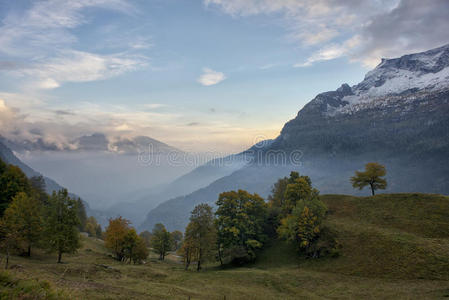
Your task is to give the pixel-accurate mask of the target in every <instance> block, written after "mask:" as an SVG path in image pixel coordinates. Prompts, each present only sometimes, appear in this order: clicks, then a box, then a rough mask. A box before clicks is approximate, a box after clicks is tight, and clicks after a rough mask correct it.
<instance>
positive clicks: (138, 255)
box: [132, 237, 149, 264]
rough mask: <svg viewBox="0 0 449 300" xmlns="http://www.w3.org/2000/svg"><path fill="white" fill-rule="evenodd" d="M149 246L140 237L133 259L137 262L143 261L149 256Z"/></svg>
mask: <svg viewBox="0 0 449 300" xmlns="http://www.w3.org/2000/svg"><path fill="white" fill-rule="evenodd" d="M148 254H149V253H148V248H147V246H146V244H145V241H144V240H143V239H142V238H141V237H139V238H138V239H137V241H136V247H135V248H134V250H133V256H132V260H133V262H134V263H135V264H136V263H141V262H142V261H143V260H145V259H147V257H148Z"/></svg>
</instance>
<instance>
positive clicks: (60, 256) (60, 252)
mask: <svg viewBox="0 0 449 300" xmlns="http://www.w3.org/2000/svg"><path fill="white" fill-rule="evenodd" d="M61 259H62V251H58V264H60V263H62V260H61Z"/></svg>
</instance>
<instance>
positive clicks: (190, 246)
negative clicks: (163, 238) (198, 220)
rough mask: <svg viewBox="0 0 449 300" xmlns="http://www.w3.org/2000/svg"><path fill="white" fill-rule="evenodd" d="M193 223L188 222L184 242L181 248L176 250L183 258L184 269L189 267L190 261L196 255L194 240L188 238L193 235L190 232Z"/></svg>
mask: <svg viewBox="0 0 449 300" xmlns="http://www.w3.org/2000/svg"><path fill="white" fill-rule="evenodd" d="M192 227H193V224H192V223H189V224H188V225H187V227H186V232H185V235H184V236H185V238H184V242H183V243H182V246H181V248H180V249H179V250H178V253H179V254H180V255H181V256H182V258H183V260H184V268H185V270H187V269H189V266H190V263H191V262H192V260H194V259H195V257H196V256H197V248H196V246H195V240H194V239H193V238H190V236H193V235H192V234H191V233H190V232H192V231H193V228H192Z"/></svg>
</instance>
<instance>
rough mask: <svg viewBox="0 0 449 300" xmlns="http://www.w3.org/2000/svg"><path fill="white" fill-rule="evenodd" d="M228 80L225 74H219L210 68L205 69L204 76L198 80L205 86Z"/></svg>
mask: <svg viewBox="0 0 449 300" xmlns="http://www.w3.org/2000/svg"><path fill="white" fill-rule="evenodd" d="M225 79H226V76H225V74H223V73H222V72H217V71H214V70H212V69H209V68H204V69H203V74H202V75H201V76H200V77H199V78H198V80H197V81H198V82H199V83H201V84H202V85H204V86H211V85H215V84H217V83H220V82H222V81H223V80H225Z"/></svg>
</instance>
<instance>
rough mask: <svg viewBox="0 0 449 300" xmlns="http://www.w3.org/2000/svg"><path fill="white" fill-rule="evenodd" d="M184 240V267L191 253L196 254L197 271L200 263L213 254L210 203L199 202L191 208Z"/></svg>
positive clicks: (212, 227) (214, 237) (212, 221)
mask: <svg viewBox="0 0 449 300" xmlns="http://www.w3.org/2000/svg"><path fill="white" fill-rule="evenodd" d="M185 240H186V243H185V247H184V251H186V252H185V254H186V255H187V257H186V258H185V259H184V260H185V263H186V269H187V268H188V265H189V264H190V261H191V259H192V257H194V256H193V255H194V254H196V256H195V259H196V261H197V271H199V270H201V264H202V263H203V262H204V261H206V260H208V259H210V258H211V257H212V256H213V250H214V248H215V243H216V232H215V225H214V215H213V212H212V207H211V206H210V205H208V204H199V205H197V206H196V207H195V208H194V209H193V211H192V212H191V215H190V223H189V225H188V226H187V228H186V233H185Z"/></svg>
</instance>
